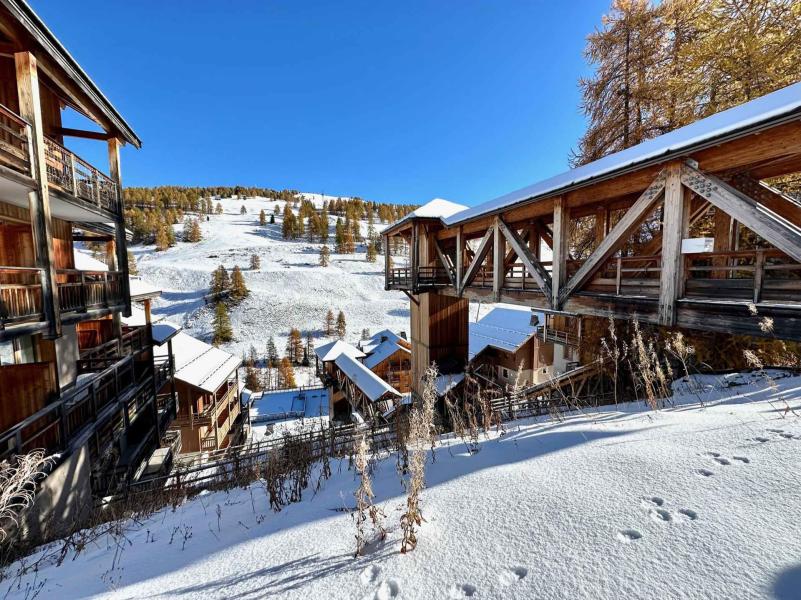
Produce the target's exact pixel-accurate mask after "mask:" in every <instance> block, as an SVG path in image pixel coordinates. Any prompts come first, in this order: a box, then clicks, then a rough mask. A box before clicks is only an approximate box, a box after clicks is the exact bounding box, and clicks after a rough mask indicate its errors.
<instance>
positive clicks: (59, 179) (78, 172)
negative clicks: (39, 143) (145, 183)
mask: <svg viewBox="0 0 801 600" xmlns="http://www.w3.org/2000/svg"><path fill="white" fill-rule="evenodd" d="M45 161H46V162H47V181H48V183H49V184H50V185H52V186H54V187H55V188H57V189H60V190H62V191H64V192H66V193H68V194H70V195H72V196H74V197H76V198H78V199H80V200H85V201H86V202H89V203H90V204H92V205H94V206H96V207H97V208H100V209H103V210H106V211H108V212H110V213H112V214H116V213H117V212H118V211H119V209H120V205H119V195H118V193H117V184H116V183H115V182H114V181H112V180H111V179H110V178H109V177H108V176H107V175H104V174H103V173H101V172H100V171H99V170H97V169H96V168H95V167H93V166H92V165H90V164H89V163H88V162H86V161H85V160H83V159H82V158H80V157H78V156H76V155H75V154H74V153H72V152H70V151H69V150H67V149H66V148H65V147H64V146H62V145H61V144H59V143H58V142H56V141H55V140H51V139H50V138H48V137H46V138H45Z"/></svg>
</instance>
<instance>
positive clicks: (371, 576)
mask: <svg viewBox="0 0 801 600" xmlns="http://www.w3.org/2000/svg"><path fill="white" fill-rule="evenodd" d="M380 575H381V567H379V566H378V565H370V566H369V567H365V569H364V570H363V571H362V572H361V575H359V581H361V582H362V585H372V584H373V583H375V582H376V581H378V577H379V576H380Z"/></svg>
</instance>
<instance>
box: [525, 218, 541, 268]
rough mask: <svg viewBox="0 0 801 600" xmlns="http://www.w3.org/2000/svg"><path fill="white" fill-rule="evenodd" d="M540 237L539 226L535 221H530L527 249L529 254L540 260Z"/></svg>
mask: <svg viewBox="0 0 801 600" xmlns="http://www.w3.org/2000/svg"><path fill="white" fill-rule="evenodd" d="M541 244H542V242H541V238H540V228H539V227H538V226H537V223H536V222H533V223H531V225H529V234H528V249H529V250H530V251H531V255H532V256H533V257H534V258H536V259H537V260H540V258H541V257H540V246H541Z"/></svg>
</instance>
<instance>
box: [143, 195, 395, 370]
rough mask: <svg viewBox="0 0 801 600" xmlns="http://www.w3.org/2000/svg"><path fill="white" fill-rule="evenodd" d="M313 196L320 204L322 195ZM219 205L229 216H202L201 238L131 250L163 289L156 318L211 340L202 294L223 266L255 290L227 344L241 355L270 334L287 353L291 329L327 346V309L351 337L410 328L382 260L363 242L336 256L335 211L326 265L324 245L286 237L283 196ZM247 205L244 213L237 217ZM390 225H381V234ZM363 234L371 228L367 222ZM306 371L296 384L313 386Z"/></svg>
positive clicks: (236, 312)
mask: <svg viewBox="0 0 801 600" xmlns="http://www.w3.org/2000/svg"><path fill="white" fill-rule="evenodd" d="M308 196H309V198H310V199H311V200H312V201H313V202H314V203H315V204H317V205H322V200H323V199H322V197H321V196H320V195H319V194H318V195H314V194H309V195H308ZM329 199H331V198H329ZM215 204H216V202H215ZM221 204H222V206H223V210H224V214H222V215H211V216H210V217H209V220H208V221H205V220H202V221H201V223H200V226H201V229H202V232H203V240H202V241H201V242H199V243H196V244H190V243H184V242H181V241H179V242H178V243H177V245H176V246H175V247H173V248H170V249H168V250H166V251H164V252H156V251H155V250H154V247H153V246H132V247H131V250H132V252H133V254H134V256H135V257H136V259H137V264H138V268H139V272H140V274H141V275H142V277H143V279H145V280H146V281H149V282H151V283H153V284H155V285H156V286H157V287H160V288H161V289H162V290H163V294H162V296H161V298H159V299H158V300H156V301H155V303H154V309H153V314H154V317H156V318H162V317H163V318H166V319H168V320H169V321H170V322H173V323H175V324H177V325H181V326H183V327H184V329H185V330H186V331H187V333H189V334H190V335H193V336H195V337H199V338H200V339H203V340H205V341H208V340H210V338H211V320H212V317H213V312H212V308H213V307H207V306H206V305H205V303H204V300H203V296H204V295H205V294H207V293H208V290H209V283H210V279H211V273H212V271H213V270H214V269H216V268H217V267H218V266H219V265H220V264H223V265H225V267H226V269H228V271H229V273H230V271H231V270H232V269H233V268H234V266H235V265H239V267H240V268H241V269H242V270H243V273H244V276H245V281H246V283H247V286H248V288H249V289H250V291H251V294H250V297H248V298H247V299H246V300H245V301H244V302H242V303H241V304H240V305H239V306H237V307H236V308H234V309H233V310H232V311H231V323H232V325H233V329H234V335H235V338H236V340H235V341H234V342H232V343H230V344H227V345H226V346H224V349H226V350H228V351H229V352H232V353H234V354H237V355H241V354H242V352H243V351H247V350H248V348H249V347H250V345H251V344H253V345H254V346H255V347H256V349H257V350H258V352H259V353H260V354H264V353H265V345H266V343H267V339H268V338H269V336H270V335H273V336H275V343H276V346H277V348H278V351H279V352H280V353H281V354H282V355H283V352H284V347H285V345H286V339H287V337H288V335H289V330H290V328H291V327H296V328H298V329H300V330H301V331H302V332H303V333H304V334H305V333H306V332H309V331H311V332H313V333H314V334H315V336H316V337H315V342H316V343H318V344H319V343H323V342H324V341H325V340H326V339H327V338H325V337H324V336H323V334H322V329H323V324H324V320H325V315H326V312H327V311H328V309H329V308H330V309H332V310H333V311H334V315H336V314H337V312H338V311H339V310H342V311H344V313H345V317H346V320H347V324H348V335H347V340H348V341H351V342H355V341H356V340H358V339H359V336H360V334H361V331H362V329H363V328H368V329H370V330H371V331H377V330H379V329H384V328H387V327H389V328H390V329H393V330H398V331H407V332H408V331H409V301H408V299H407V298H406V296H404V295H403V294H402V293H401V292H397V291H394V292H387V291H385V290H384V272H383V269H384V263H383V259H382V257H379V258H378V260H377V261H376V262H374V263H369V262H367V261H366V259H365V248H364V245H363V244H362V245H360V246H359V247H358V248H357V253H356V254H333V249H334V228H333V226H334V223H335V222H336V217H335V216H331V217H330V224H331V235H330V238H329V241H328V246H329V248H331V250H332V255H331V264H330V266H328V267H325V268H324V267H320V266H319V264H318V261H319V252H320V248H321V247H322V244H320V243H316V242H315V243H311V242H308V241H306V240H305V239H300V240H294V241H288V240H284V239H283V238H282V237H281V221H282V219H283V216H282V215H283V209H284V202H283V201H278V200H271V199H267V198H255V199H254V198H249V199H247V200H239V199H223V200H222V201H221ZM243 205H244V206H245V207H246V209H247V214H245V215H241V214H240V208H241V207H242V206H243ZM276 205H277V206H278V207H279V215H277V216H276V218H275V220H276V222H275V224H273V225H269V224H268V225H266V226H260V225H259V211H260V210H262V209H264V211H265V212H266V213H267V215H268V217H269V215H271V214H273V210H274V208H275V206H276ZM385 226H386V225H385V224H380V223H376V224H375V227H376V231H380V230H381V229H382V228H383V227H385ZM175 230H176V233H177V234H178V236H177V237H178V238H179V239H180V233H181V232H182V230H183V225H176V226H175ZM362 233H363V234H366V233H367V224H366V222H363V223H362ZM251 254H258V255H259V257H260V259H261V268H260V269H259V270H257V271H251V270H250V256H251ZM400 260H402V259H400ZM306 375H307V374H305V373H304V374H301V375H299V377H300V378H299V379H298V383H300V384H303V385H306V384H308V383H310V381H309V378H308V377H307V376H306Z"/></svg>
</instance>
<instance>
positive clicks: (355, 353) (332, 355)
mask: <svg viewBox="0 0 801 600" xmlns="http://www.w3.org/2000/svg"><path fill="white" fill-rule="evenodd" d="M314 353H315V354H316V355H317V357H318V358H319V359H320V360H321V361H323V362H330V361H332V360H336V359H337V358H338V357H339V355H340V354H347V355H348V356H351V357H353V358H364V352H362V351H361V350H359V349H358V348H356V347H355V346H351V345H350V344H346V343H345V342H343V341H341V340H336V341H333V342H328V343H327V344H323V345H322V346H318V347H317V348H315V349H314Z"/></svg>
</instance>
